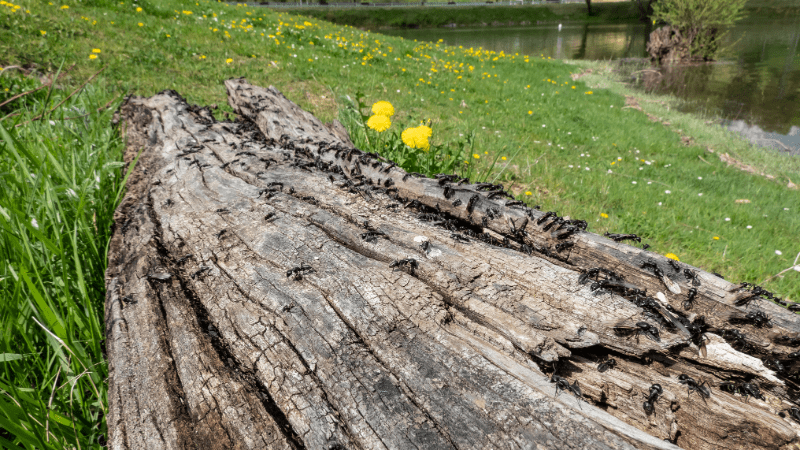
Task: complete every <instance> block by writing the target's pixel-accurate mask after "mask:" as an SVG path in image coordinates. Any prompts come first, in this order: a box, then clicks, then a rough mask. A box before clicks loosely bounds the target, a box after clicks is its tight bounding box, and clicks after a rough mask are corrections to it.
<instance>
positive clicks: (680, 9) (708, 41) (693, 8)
mask: <svg viewBox="0 0 800 450" xmlns="http://www.w3.org/2000/svg"><path fill="white" fill-rule="evenodd" d="M745 3H747V0H659V1H658V2H656V3H655V4H654V5H653V15H652V18H653V20H654V21H655V22H662V23H667V24H669V25H671V26H672V27H673V28H675V29H677V30H678V31H679V32H680V35H681V38H682V39H683V40H684V43H685V45H687V47H688V48H689V54H690V57H691V58H692V59H696V58H699V59H704V60H710V59H713V58H714V55H716V54H717V52H718V51H719V43H720V41H721V38H722V36H723V35H724V32H725V28H726V27H729V26H731V25H733V24H734V22H736V21H737V20H739V19H741V18H742V16H743V15H742V10H743V9H744V6H745Z"/></svg>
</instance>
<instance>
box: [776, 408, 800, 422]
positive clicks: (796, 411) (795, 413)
mask: <svg viewBox="0 0 800 450" xmlns="http://www.w3.org/2000/svg"><path fill="white" fill-rule="evenodd" d="M786 411H788V412H789V416H791V418H792V419H794V420H795V421H797V422H800V408H798V407H796V406H792V407H791V408H789V409H787V410H786ZM778 415H779V416H781V417H784V413H783V411H781V412H780V413H779V414H778Z"/></svg>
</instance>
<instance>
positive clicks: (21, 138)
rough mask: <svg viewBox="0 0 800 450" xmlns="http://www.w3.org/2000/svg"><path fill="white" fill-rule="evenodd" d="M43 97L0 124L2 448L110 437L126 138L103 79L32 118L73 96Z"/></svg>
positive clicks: (7, 82) (16, 83) (8, 83)
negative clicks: (111, 327)
mask: <svg viewBox="0 0 800 450" xmlns="http://www.w3.org/2000/svg"><path fill="white" fill-rule="evenodd" d="M37 84H38V83H37ZM32 85H33V84H32V83H26V82H25V80H19V79H15V78H10V77H7V76H6V77H3V79H2V80H0V86H3V89H5V88H9V87H10V91H11V90H19V91H23V90H27V88H30V87H32ZM43 93H44V95H42V96H39V97H35V96H30V97H26V98H24V99H23V101H20V102H18V104H17V105H16V108H15V111H16V112H18V113H21V114H20V115H19V116H13V117H11V118H9V119H6V120H4V121H3V122H2V123H0V154H2V157H0V228H2V233H0V298H2V302H0V324H2V329H3V334H2V336H3V339H2V342H0V390H2V393H3V394H4V395H0V412H1V414H0V429H2V430H4V432H3V433H2V434H0V444H2V445H3V446H4V447H7V448H18V447H17V446H16V445H13V444H12V442H14V443H15V444H17V445H22V446H24V447H26V448H39V449H44V448H76V446H80V447H81V448H87V446H91V444H94V446H97V445H98V444H99V443H100V442H102V438H101V435H103V434H105V423H104V420H103V418H104V416H105V410H106V404H107V399H106V391H107V384H106V378H107V376H108V368H107V367H106V363H105V361H104V358H103V347H104V345H105V343H104V341H103V336H104V330H103V301H104V295H103V292H104V281H103V280H104V272H105V268H106V252H107V244H108V239H109V236H110V232H111V223H112V215H113V212H114V208H115V206H116V204H117V198H118V195H119V193H120V188H121V183H120V177H119V169H120V163H119V162H118V160H119V158H120V156H121V141H120V139H119V137H118V136H117V133H116V131H115V130H112V129H111V128H110V127H109V120H110V115H111V114H110V112H109V111H108V110H106V111H104V112H102V113H98V112H97V111H96V110H97V108H98V104H101V105H102V104H104V103H106V101H107V98H106V97H107V94H106V95H103V94H102V93H101V92H98V90H97V89H95V88H92V87H90V88H89V89H88V90H87V91H85V92H83V93H81V94H80V95H76V96H75V97H73V99H72V100H70V101H68V102H66V103H65V104H64V105H63V106H62V107H61V108H60V109H58V110H56V111H54V112H53V113H52V114H50V115H48V116H47V117H46V118H45V119H44V120H40V121H35V122H31V123H26V122H27V121H29V120H31V119H32V118H33V117H35V116H37V115H38V114H39V113H41V112H42V111H44V110H45V109H46V106H47V105H49V106H50V107H51V108H52V106H54V105H55V104H57V103H58V102H59V101H60V100H61V99H62V98H64V97H65V96H66V95H67V94H68V92H65V91H62V90H54V91H53V92H52V93H50V95H49V96H47V95H46V94H47V90H44V91H43ZM46 102H47V103H46ZM71 116H78V118H76V119H72V120H64V119H65V118H67V117H71ZM17 124H21V126H19V127H18V126H16V125H17Z"/></svg>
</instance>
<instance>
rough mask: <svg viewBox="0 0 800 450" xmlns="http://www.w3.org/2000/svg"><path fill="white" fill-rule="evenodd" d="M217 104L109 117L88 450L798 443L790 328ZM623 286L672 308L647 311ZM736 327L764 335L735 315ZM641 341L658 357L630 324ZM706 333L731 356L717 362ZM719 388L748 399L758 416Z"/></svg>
mask: <svg viewBox="0 0 800 450" xmlns="http://www.w3.org/2000/svg"><path fill="white" fill-rule="evenodd" d="M587 4H588V2H587ZM226 87H227V89H228V95H229V103H230V104H231V106H232V107H233V108H234V111H236V112H237V114H239V121H238V122H236V123H230V122H227V123H225V122H216V121H215V120H214V118H213V116H212V115H211V113H210V112H209V111H208V110H207V109H204V108H199V107H197V106H191V105H188V104H187V103H186V102H185V101H184V100H183V99H182V98H181V97H180V96H179V95H178V94H177V93H175V92H174V91H165V92H164V93H161V94H159V95H156V96H153V97H150V98H130V99H128V101H127V102H126V103H125V104H124V105H123V106H122V108H121V110H120V117H119V120H120V125H121V127H122V131H123V133H124V134H125V136H126V138H127V143H128V146H127V152H126V162H127V163H129V164H130V163H131V162H133V160H134V159H135V158H136V157H137V154H138V153H139V151H140V150H141V157H139V159H138V162H137V164H136V166H135V169H134V170H133V172H132V174H131V177H130V178H129V180H128V183H127V186H128V191H127V193H126V196H125V198H124V199H123V202H122V204H121V205H120V207H119V208H118V210H117V215H116V218H115V219H116V228H115V232H114V236H113V239H112V242H111V246H110V251H109V269H108V272H107V277H106V280H107V292H108V293H107V299H106V325H107V329H106V336H107V350H108V359H109V367H110V377H109V416H108V427H109V434H110V436H109V448H114V449H125V448H131V449H139V448H142V449H144V448H146V449H162V448H199V449H208V448H211V449H217V448H219V449H222V448H241V449H250V448H287V449H289V448H294V449H302V448H309V449H326V450H328V449H343V448H347V449H350V448H353V449H367V448H430V449H442V448H464V449H468V448H469V449H471V448H475V449H478V448H496V447H503V448H518V447H519V448H598V449H600V448H603V449H606V448H615V449H616V448H623V449H624V448H629V449H642V448H644V449H656V448H664V449H666V448H674V447H673V445H672V444H670V443H669V442H665V441H664V440H665V439H668V440H671V441H673V442H677V444H678V445H680V446H682V447H685V448H696V449H719V448H729V449H768V448H769V449H772V448H788V446H789V445H791V444H792V443H796V442H797V432H798V430H800V427H798V425H797V423H796V422H794V421H792V419H791V418H789V417H788V416H787V417H786V418H781V417H779V416H778V412H780V411H782V410H787V409H788V408H790V407H792V406H793V403H791V399H793V398H794V397H796V385H795V384H794V382H793V381H792V380H791V379H790V378H789V376H788V375H787V374H788V373H792V372H793V371H794V370H795V369H796V365H795V363H794V362H792V361H789V357H788V355H789V354H790V353H792V352H794V351H795V349H796V347H797V345H800V323H799V322H798V318H797V317H796V316H795V315H794V314H793V313H790V312H788V311H786V309H784V308H782V307H780V306H778V305H775V304H773V303H771V302H769V301H766V300H764V299H757V298H751V297H753V294H752V292H750V291H743V290H741V289H740V286H738V285H734V284H731V283H728V282H726V281H725V280H722V279H721V278H718V277H717V276H714V275H712V274H708V273H706V272H703V271H701V270H699V269H696V268H692V267H691V266H688V265H686V264H683V263H669V262H668V260H666V259H665V258H664V257H662V256H660V255H657V254H654V253H649V252H645V251H643V250H640V249H638V248H636V247H632V246H628V245H624V244H620V243H617V242H614V241H611V240H609V239H606V238H604V237H601V236H598V235H595V234H592V233H588V232H585V231H583V230H582V228H583V227H581V226H580V225H579V224H571V223H569V222H566V221H565V220H564V219H561V218H558V217H557V216H555V215H552V214H545V213H543V212H540V211H537V210H531V209H528V208H526V207H522V206H518V205H517V204H515V203H513V202H509V201H508V200H503V199H502V198H503V195H504V194H503V191H502V190H501V188H499V187H496V186H488V185H485V184H471V183H470V182H469V181H467V180H459V179H457V178H446V177H445V178H439V179H427V178H422V177H418V176H416V175H412V174H407V173H405V172H404V171H403V170H401V169H400V168H398V167H394V166H393V165H391V164H389V162H388V161H385V160H383V159H382V158H380V157H376V156H375V155H369V154H364V153H362V152H360V151H359V150H357V149H354V148H353V146H352V143H351V142H350V140H349V138H348V136H347V133H346V131H345V130H344V129H343V128H342V127H341V125H340V124H338V122H335V123H334V124H331V125H325V124H323V123H321V122H320V121H318V120H317V119H316V118H315V117H314V116H312V115H311V114H309V113H307V112H305V111H302V110H301V109H300V108H299V107H297V106H296V105H295V104H293V103H291V102H290V101H288V100H287V99H286V98H285V97H283V95H281V94H280V93H279V92H278V91H277V90H275V89H274V88H269V89H264V88H260V87H256V86H252V85H249V84H248V83H247V82H245V81H243V80H229V81H227V82H226ZM409 259H412V260H414V261H415V262H411V261H407V264H398V262H400V261H402V260H409ZM654 267H658V268H659V269H658V274H654V269H653V268H654ZM592 268H603V270H601V271H598V272H596V273H595V272H589V273H586V272H587V271H588V270H589V269H592ZM679 269H680V270H683V269H689V270H696V273H697V281H698V282H699V283H700V285H699V286H694V285H693V283H692V282H691V281H689V280H688V279H686V278H685V277H684V275H683V273H682V272H678V270H679ZM582 274H583V276H582ZM590 275H591V277H590ZM622 277H624V280H622ZM588 278H591V279H589V280H588V282H587V279H588ZM691 288H694V289H697V291H698V292H697V295H696V298H695V299H694V301H693V303H692V310H691V311H686V310H684V309H683V308H682V305H683V304H684V302H685V301H687V299H686V293H687V291H688V290H689V289H691ZM634 289H641V291H636V292H638V294H637V293H635V292H634ZM645 289H646V290H647V292H650V293H652V294H655V293H656V292H659V294H660V295H659V297H661V296H664V297H665V298H664V301H665V302H667V303H668V304H670V305H671V306H672V307H674V308H675V309H676V310H677V312H675V311H673V312H672V313H670V312H668V311H666V309H665V304H661V305H645V309H646V310H648V311H650V312H649V313H648V314H650V316H647V315H643V311H644V310H643V309H642V308H641V307H640V306H637V305H636V303H637V302H641V299H642V298H645V296H644V293H643V292H644V290H645ZM678 292H680V294H679V293H678ZM748 299H749V304H748V305H746V306H736V305H735V304H736V303H743V302H745V301H746V300H748ZM653 301H658V300H653ZM755 310H760V311H764V312H765V313H766V314H768V315H769V317H770V324H771V328H767V327H762V328H760V327H756V326H754V324H753V321H752V320H750V319H748V318H746V316H745V314H747V313H749V312H753V311H755ZM659 311H661V313H660V314H661V315H660V316H659V315H658V314H659V313H658V312H659ZM678 314H683V315H687V316H689V318H696V316H697V315H704V316H705V322H706V324H707V326H706V327H705V328H703V330H702V331H704V332H705V336H706V337H705V340H703V339H701V338H698V336H699V334H698V333H699V332H696V330H694V329H691V330H688V331H687V329H686V328H685V327H684V326H683V325H681V326H680V327H677V328H676V327H674V326H667V325H668V324H667V323H666V322H665V321H667V320H668V319H665V317H669V316H672V315H678ZM637 321H648V323H651V324H653V326H658V327H659V329H660V334H659V339H658V340H656V339H654V336H653V335H651V334H648V333H636V332H634V331H632V329H630V328H627V327H628V326H635V323H636V322H637ZM621 322H622V323H624V324H625V326H624V327H621V326H620V323H621ZM659 322H662V325H656V324H658V323H659ZM686 323H687V324H688V322H686ZM697 323H699V322H697V321H695V324H697ZM725 330H738V331H740V332H742V333H744V334H745V335H744V336H742V338H741V339H737V340H735V341H732V342H731V343H728V342H726V341H725V340H724V339H723V338H722V337H721V336H722V335H723V334H725V335H726V336H728V335H730V331H729V332H727V333H726V332H725ZM698 344H699V346H698ZM608 358H613V359H614V361H615V362H616V365H614V366H612V367H610V368H608V370H604V371H600V370H598V363H599V362H601V361H605V360H607V359H608ZM760 358H764V359H767V358H769V359H778V360H782V361H783V364H784V365H785V366H786V367H785V369H784V371H782V372H779V373H778V372H775V371H773V370H771V369H770V368H768V367H766V366H765V365H764V363H763V362H762V360H761V359H760ZM770 365H771V366H772V365H774V364H773V363H770ZM552 375H556V376H559V377H563V378H564V379H566V380H567V381H568V382H569V383H572V384H571V385H569V386H566V385H564V384H561V385H560V387H561V388H569V387H574V386H578V387H579V388H580V392H581V393H582V396H583V400H580V399H579V398H578V396H577V395H575V394H577V389H575V390H574V392H570V391H569V389H568V390H566V391H561V390H559V389H557V387H556V384H555V383H552V382H551V381H550V379H551V377H552ZM680 375H686V376H689V377H691V378H692V379H694V380H696V381H697V382H698V383H702V381H707V382H708V385H709V386H710V391H711V395H710V397H708V398H706V397H704V396H703V395H701V393H699V392H698V391H697V390H695V391H691V392H688V391H687V387H689V386H688V385H687V384H686V381H685V380H682V379H680V378H679V376H680ZM723 380H732V381H747V382H753V383H757V384H759V385H760V389H761V392H763V394H764V400H761V399H757V398H752V397H751V398H744V397H742V396H741V395H739V394H732V393H728V392H723V391H722V390H720V389H719V387H718V385H719V383H720V382H722V381H723ZM681 381H683V383H682V382H681ZM575 383H577V384H575ZM654 383H658V384H660V385H661V387H662V388H663V393H662V394H661V395H660V396H659V397H658V399H657V400H654V401H653V402H652V405H653V409H652V411H651V412H649V413H648V412H647V411H646V410H645V408H644V407H643V402H644V401H645V400H646V399H645V396H646V395H648V393H649V392H651V386H652V385H653V384H654ZM701 389H702V388H701Z"/></svg>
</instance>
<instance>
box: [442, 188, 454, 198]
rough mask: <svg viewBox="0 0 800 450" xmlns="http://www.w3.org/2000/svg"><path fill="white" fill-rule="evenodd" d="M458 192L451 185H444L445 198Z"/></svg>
mask: <svg viewBox="0 0 800 450" xmlns="http://www.w3.org/2000/svg"><path fill="white" fill-rule="evenodd" d="M455 193H456V191H455V189H453V188H451V187H450V186H445V187H444V198H446V199H448V200H449V199H450V197H452V196H453V195H454V194H455Z"/></svg>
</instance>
